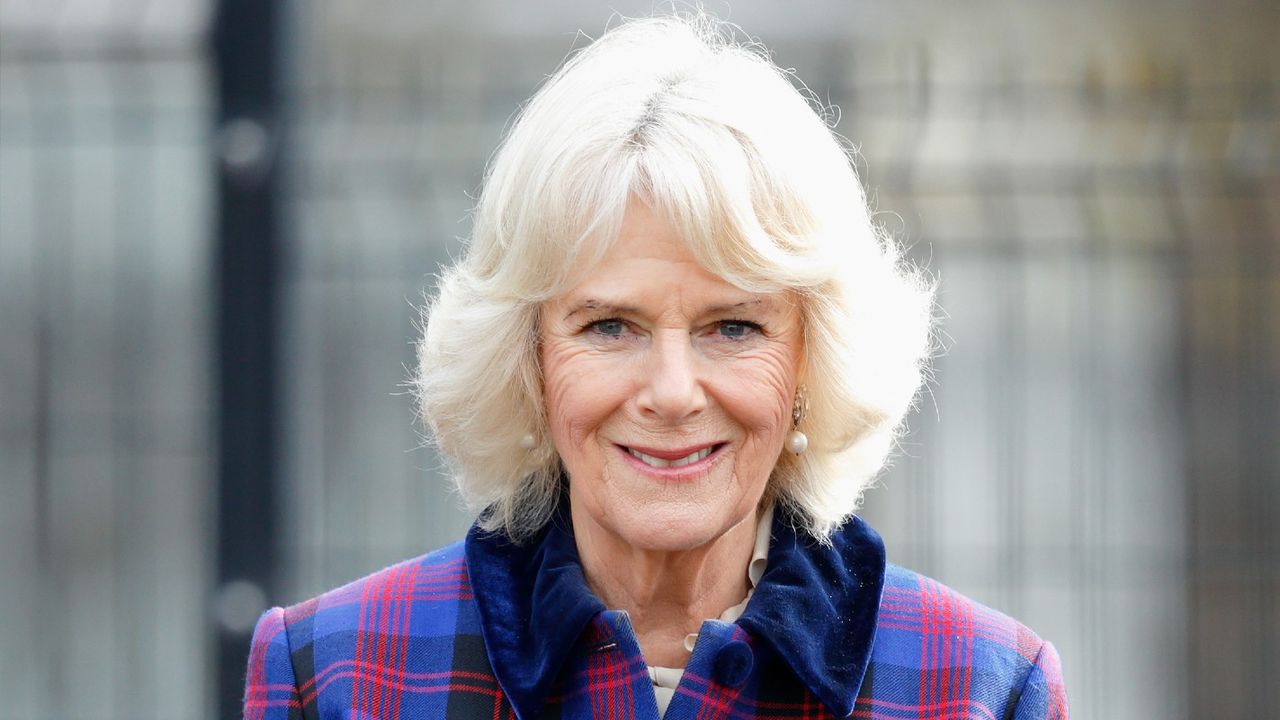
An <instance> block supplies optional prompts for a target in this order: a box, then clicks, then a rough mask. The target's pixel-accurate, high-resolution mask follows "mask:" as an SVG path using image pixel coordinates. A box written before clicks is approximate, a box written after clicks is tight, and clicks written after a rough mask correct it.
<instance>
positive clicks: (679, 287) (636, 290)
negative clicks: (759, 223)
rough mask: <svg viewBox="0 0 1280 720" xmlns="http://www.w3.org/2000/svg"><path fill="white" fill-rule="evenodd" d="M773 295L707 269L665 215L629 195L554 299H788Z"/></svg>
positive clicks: (616, 302) (717, 302) (592, 303)
mask: <svg viewBox="0 0 1280 720" xmlns="http://www.w3.org/2000/svg"><path fill="white" fill-rule="evenodd" d="M779 297H780V295H779V294H762V293H755V292H750V291H748V290H744V289H742V288H739V287H737V286H736V285H734V284H732V283H730V282H729V281H727V280H725V279H724V278H721V277H719V276H717V275H715V274H714V273H712V272H710V271H708V270H707V269H706V268H704V267H703V266H702V265H701V264H700V263H699V262H698V260H697V258H695V257H694V254H693V252H692V251H691V250H690V249H689V246H688V244H687V243H686V242H685V241H684V239H683V238H682V237H681V236H680V233H679V232H678V231H677V229H676V228H675V227H673V226H672V225H671V223H670V222H669V221H667V220H666V219H665V218H664V217H662V216H661V215H660V214H659V213H656V212H654V211H653V210H652V209H650V208H649V207H648V206H647V205H645V204H644V203H642V202H639V201H636V200H632V201H631V203H629V204H628V206H627V209H626V213H625V215H624V216H623V219H622V222H621V225H620V228H619V232H618V234H617V237H616V238H615V239H614V240H613V242H611V243H610V245H609V247H608V249H607V250H605V252H604V253H603V255H602V256H601V258H600V259H599V261H598V262H596V263H595V265H594V266H593V267H592V268H591V269H589V270H587V271H585V272H584V273H583V274H582V275H580V276H579V278H578V282H577V284H576V285H575V286H574V287H573V288H572V289H570V290H569V291H568V292H567V293H565V294H564V295H563V296H562V297H561V298H560V300H559V303H558V304H572V305H575V306H578V307H601V306H622V305H628V304H635V303H640V302H646V303H647V302H651V301H660V302H663V303H664V304H665V303H669V302H671V301H679V302H680V303H681V304H694V305H710V306H715V307H724V308H726V309H728V308H731V307H734V306H737V307H739V308H741V309H746V308H755V309H773V308H775V307H777V306H780V305H786V304H788V303H779V302H778V299H779ZM698 309H699V310H702V309H705V308H702V307H699V308H698Z"/></svg>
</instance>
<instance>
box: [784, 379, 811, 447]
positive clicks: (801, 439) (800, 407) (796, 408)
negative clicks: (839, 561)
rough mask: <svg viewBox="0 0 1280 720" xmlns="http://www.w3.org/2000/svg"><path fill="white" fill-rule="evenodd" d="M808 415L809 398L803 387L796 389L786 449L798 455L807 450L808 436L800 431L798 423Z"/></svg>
mask: <svg viewBox="0 0 1280 720" xmlns="http://www.w3.org/2000/svg"><path fill="white" fill-rule="evenodd" d="M808 413H809V398H808V396H807V395H806V394H805V389H804V386H803V385H801V386H800V387H799V388H796V399H795V401H794V402H793V403H791V426H792V428H793V429H792V430H791V432H789V433H787V449H788V450H790V451H791V452H793V453H795V454H796V455H799V454H801V453H803V452H804V451H805V450H808V449H809V436H808V435H805V434H804V433H803V432H801V431H800V421H801V420H804V416H805V415H807V414H808Z"/></svg>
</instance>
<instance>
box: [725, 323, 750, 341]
mask: <svg viewBox="0 0 1280 720" xmlns="http://www.w3.org/2000/svg"><path fill="white" fill-rule="evenodd" d="M719 330H720V336H721V337H726V338H729V339H730V340H741V339H743V338H745V337H747V336H748V335H751V334H752V333H756V332H759V331H760V326H759V325H757V324H755V323H753V322H748V321H746V320H726V321H724V322H722V323H720V327H719Z"/></svg>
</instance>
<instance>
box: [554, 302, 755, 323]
mask: <svg viewBox="0 0 1280 720" xmlns="http://www.w3.org/2000/svg"><path fill="white" fill-rule="evenodd" d="M760 306H763V309H764V310H765V311H769V310H772V309H773V307H774V303H773V300H772V299H771V298H753V299H751V300H743V301H742V302H736V303H724V304H722V305H712V306H710V307H707V308H703V309H702V311H701V312H700V313H699V314H701V315H720V314H725V313H734V312H741V311H743V310H746V309H747V308H751V307H760ZM597 311H598V312H604V313H607V314H610V315H639V314H641V313H640V309H639V308H637V307H635V306H634V305H623V304H620V303H615V302H610V301H608V300H600V299H597V298H587V299H585V300H583V301H582V302H580V303H578V304H576V305H574V306H573V307H572V308H570V309H569V312H568V313H566V314H565V316H564V319H565V320H568V319H569V318H571V317H573V316H574V315H577V314H579V313H584V312H597Z"/></svg>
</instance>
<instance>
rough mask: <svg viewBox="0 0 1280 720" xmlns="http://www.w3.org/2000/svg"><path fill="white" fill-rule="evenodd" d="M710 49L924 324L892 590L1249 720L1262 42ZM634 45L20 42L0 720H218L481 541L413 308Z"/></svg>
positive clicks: (1178, 701) (2, 165)
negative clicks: (885, 249)
mask: <svg viewBox="0 0 1280 720" xmlns="http://www.w3.org/2000/svg"><path fill="white" fill-rule="evenodd" d="M705 7H706V9H707V10H708V11H710V12H712V13H714V14H717V15H719V16H721V17H723V18H727V19H730V20H733V21H735V22H738V23H740V24H741V25H742V26H743V28H744V29H745V30H746V31H747V32H748V33H751V34H753V35H757V36H758V37H759V38H760V39H762V40H763V41H764V42H765V43H766V44H767V45H768V46H769V47H770V48H771V49H772V50H773V52H774V56H775V60H776V61H777V63H778V64H779V65H781V66H782V67H785V68H794V69H795V71H796V72H797V74H798V76H799V77H800V78H801V79H803V80H804V81H805V82H806V83H807V84H808V86H809V87H810V88H812V89H813V91H814V92H815V93H816V94H817V95H818V96H819V97H820V98H821V99H822V100H823V101H824V102H829V103H833V104H835V105H837V106H838V107H839V108H840V111H841V118H840V122H839V125H838V129H839V131H840V132H841V133H842V134H844V135H845V136H846V137H848V138H850V139H851V140H853V142H854V143H855V144H856V145H857V146H858V147H859V148H860V149H861V154H862V157H861V160H860V167H859V170H860V172H861V174H862V177H863V179H864V181H865V182H866V184H867V186H868V188H869V189H870V191H871V194H872V197H873V198H874V204H875V207H876V209H877V210H878V211H880V214H879V215H878V217H879V219H880V220H881V221H882V222H883V223H884V224H886V225H887V226H888V227H889V228H891V229H892V230H893V231H894V232H895V233H896V234H897V235H898V236H899V237H901V238H902V239H903V240H904V241H905V242H906V243H907V244H908V245H909V246H910V248H911V255H912V256H913V257H914V258H916V259H917V260H919V261H920V262H922V263H926V264H927V265H928V267H929V268H931V270H932V272H933V273H935V275H936V276H937V277H938V278H939V279H940V281H941V298H940V300H941V305H942V308H943V309H944V310H945V315H946V317H945V321H944V324H943V331H944V333H945V339H946V346H947V349H946V352H945V354H944V355H943V356H942V357H940V358H939V360H938V362H937V365H936V375H937V380H936V382H935V383H934V384H933V385H932V386H931V388H930V392H928V393H927V394H926V395H925V396H924V397H923V398H922V399H921V402H920V408H919V411H918V412H917V413H916V414H915V415H914V416H913V418H912V420H911V427H912V433H911V434H910V436H909V437H908V438H907V439H906V441H905V442H904V443H903V448H902V450H903V451H902V453H900V455H899V456H898V458H897V459H896V461H895V462H894V464H893V466H892V468H891V469H890V471H889V472H887V473H886V475H885V476H884V479H883V481H882V483H881V485H882V487H880V488H879V489H876V490H874V491H872V492H871V493H870V494H869V496H868V502H867V505H866V508H865V512H864V515H865V516H866V517H867V518H868V519H869V520H870V521H871V522H872V524H873V525H875V526H876V527H877V528H878V529H879V530H880V531H881V532H882V533H883V534H884V536H885V538H886V541H887V544H888V548H889V553H890V557H891V559H892V560H894V561H896V562H898V563H900V564H903V565H907V566H910V567H913V568H914V569H917V570H920V571H923V572H925V573H928V574H930V575H933V576H935V577H937V578H938V579H940V580H942V581H943V582H946V583H948V584H950V585H952V586H954V587H956V588H957V589H959V590H961V591H962V592H965V593H967V594H969V595H971V596H972V597H974V598H976V599H978V600H980V601H982V602H985V603H987V604H990V605H993V606H995V607H998V608H1000V609H1002V610H1005V611H1006V612H1009V613H1010V614H1013V615H1015V616H1017V617H1019V618H1020V619H1022V620H1024V621H1025V622H1027V623H1028V624H1029V625H1031V626H1032V627H1033V628H1035V629H1036V630H1037V631H1038V632H1039V633H1041V634H1042V635H1044V636H1045V637H1047V638H1048V639H1050V640H1052V641H1053V642H1054V643H1055V644H1056V645H1057V646H1058V648H1059V650H1060V652H1061V654H1062V658H1063V662H1064V669H1065V672H1066V676H1067V682H1068V691H1069V695H1070V700H1071V703H1072V706H1073V710H1074V711H1075V712H1074V714H1075V717H1077V718H1204V717H1214V718H1261V717H1266V716H1269V713H1274V708H1275V707H1277V706H1278V705H1280V696H1278V694H1280V602H1277V600H1276V598H1277V597H1278V596H1280V555H1278V551H1280V529H1278V528H1280V42H1277V37H1280V3H1275V2H1244V1H1243V0H1219V1H1218V2H1207V1H1203V2H1201V1H1194V2H1193V1H1190V0H1186V1H1181V2H1155V1H1153V0H1130V1H1128V2H1101V1H1099V0H1089V1H1087V2H1075V3H1052V4H1050V3H1014V2H995V1H991V0H983V1H976V2H968V3H963V4H961V3H937V2H927V1H925V0H899V1H898V2H893V3H888V2H865V1H858V2H853V1H836V0H828V1H815V2H806V3H783V2H775V1H765V0H761V1H758V2H749V1H748V0H740V1H738V2H732V3H728V2H723V1H718V0H708V1H707V2H705ZM649 9H650V3H648V2H626V1H623V0H618V1H617V2H613V3H608V4H604V3H597V2H585V1H581V0H549V1H545V2H537V3H527V2H515V1H514V0H511V1H506V0H503V1H498V0H493V1H490V2H470V3H466V2H460V1H447V0H416V1H415V2H395V1H392V0H376V1H375V0H362V1H358V0H315V1H310V2H301V1H299V2H289V3H285V2H281V1H280V0H221V1H219V0H164V2H159V1H156V0H152V1H148V0H62V1H60V2H48V1H47V0H4V1H3V2H2V3H0V698H3V700H0V718H5V719H10V718H12V719H14V720H17V719H19V718H21V719H23V720H46V719H47V720H70V719H78V718H95V719H103V718H107V719H116V718H118V719H121V720H126V719H127V720H135V719H136V720H142V719H150V718H155V719H159V718H192V719H195V720H213V719H214V718H219V719H221V718H234V717H238V715H239V710H238V707H239V705H238V703H239V693H240V689H241V687H242V683H243V679H244V677H243V673H244V664H245V659H246V651H247V644H248V633H249V631H250V630H251V629H252V624H253V622H254V620H255V619H256V617H257V615H258V613H259V612H260V611H261V610H262V609H263V608H264V607H265V606H266V605H267V604H290V603H294V602H297V601H300V600H302V599H304V598H306V597H308V596H310V595H313V594H315V593H317V592H319V591H321V590H324V589H326V588H328V587H331V586H334V585H336V584H339V583H342V582H345V581H347V580H350V579H353V578H355V577H358V576H361V575H364V574H366V573H368V572H371V571H373V570H375V569H378V568H380V567H382V566H384V565H387V564H389V563H391V562H393V561H396V560H398V559H401V558H405V557H409V556H413V555H417V554H420V553H422V552H424V551H426V550H427V549H430V548H434V547H437V546H440V545H443V544H445V543H448V542H451V541H452V540H455V539H457V538H459V537H461V535H462V533H463V532H464V531H465V529H466V527H467V526H468V524H469V522H470V517H469V516H468V515H467V514H466V512H465V511H463V510H462V509H461V506H460V503H459V502H458V499H457V497H456V496H455V495H454V494H453V492H452V491H451V490H450V489H449V485H448V482H447V479H446V478H445V477H444V475H443V473H442V470H441V469H440V463H439V461H438V459H437V458H436V457H435V456H434V454H433V453H432V452H431V451H430V450H428V449H423V448H421V447H420V446H421V438H420V437H419V435H418V433H417V431H416V430H415V425H414V418H413V408H412V404H411V401H410V398H409V397H407V396H406V395H405V394H404V381H405V380H406V378H407V376H408V370H407V369H406V368H407V367H411V366H412V363H413V351H412V343H413V342H414V339H415V337H416V334H417V331H416V328H415V325H414V323H415V319H416V310H415V306H417V305H418V304H420V301H421V299H422V297H423V294H424V292H429V291H430V288H431V287H432V282H433V275H434V273H436V272H437V269H438V268H439V267H440V264H441V263H444V262H447V260H448V258H450V257H452V256H456V255H457V253H458V252H459V251H460V249H461V247H462V242H461V238H463V237H465V236H466V235H467V233H468V220H467V211H468V208H469V206H470V205H471V202H472V198H473V197H474V196H475V192H476V190H477V189H478V186H479V181H480V178H481V173H482V170H483V167H484V164H485V162H486V160H487V159H488V157H489V156H490V153H491V152H492V150H493V148H494V147H495V146H496V144H497V143H498V140H499V138H500V137H501V135H502V131H503V128H504V127H505V126H506V124H507V123H508V121H509V120H510V118H511V116H512V114H513V112H514V111H515V109H516V108H517V107H518V105H519V104H520V103H521V102H522V101H523V100H524V99H525V98H527V97H528V96H529V95H530V93H531V92H532V91H533V90H534V89H535V88H536V87H537V86H538V84H539V82H540V81H541V80H542V79H543V78H544V77H545V76H546V75H547V74H548V73H550V72H551V71H552V70H554V69H555V67H556V66H557V65H558V63H559V62H560V60H561V59H562V58H563V57H564V56H565V54H566V53H567V52H569V51H570V50H572V49H574V48H577V47H581V46H582V45H583V44H585V43H586V42H587V39H586V36H597V35H598V34H599V33H600V32H601V31H602V30H603V29H604V28H605V26H606V24H607V23H608V22H609V21H610V18H611V17H612V16H613V15H612V13H613V11H615V10H616V11H618V12H620V13H622V14H624V15H635V14H644V13H646V12H647V11H648V10H649ZM579 29H581V30H582V31H583V32H584V33H585V34H586V36H583V35H579V34H577V32H576V31H578V30H579Z"/></svg>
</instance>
